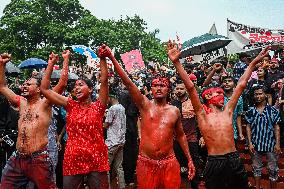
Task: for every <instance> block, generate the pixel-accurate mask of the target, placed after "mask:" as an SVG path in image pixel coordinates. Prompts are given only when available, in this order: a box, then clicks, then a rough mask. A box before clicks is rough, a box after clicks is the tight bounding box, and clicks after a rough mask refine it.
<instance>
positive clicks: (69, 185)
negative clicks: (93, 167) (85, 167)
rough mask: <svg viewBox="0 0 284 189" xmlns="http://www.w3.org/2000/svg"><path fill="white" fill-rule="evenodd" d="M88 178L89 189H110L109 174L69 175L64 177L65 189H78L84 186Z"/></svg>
mask: <svg viewBox="0 0 284 189" xmlns="http://www.w3.org/2000/svg"><path fill="white" fill-rule="evenodd" d="M85 176H86V177H87V180H88V186H89V189H109V183H108V176H107V172H94V171H93V172H90V173H88V174H80V175H68V176H64V177H63V189H73V188H74V189H77V188H81V187H82V186H83V181H84V177H85Z"/></svg>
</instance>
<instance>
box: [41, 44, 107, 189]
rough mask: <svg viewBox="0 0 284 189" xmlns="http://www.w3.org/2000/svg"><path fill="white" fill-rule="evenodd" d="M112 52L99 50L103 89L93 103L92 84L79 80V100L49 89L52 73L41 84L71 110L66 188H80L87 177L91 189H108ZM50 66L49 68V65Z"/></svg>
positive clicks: (49, 95) (55, 100)
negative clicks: (105, 121) (106, 134)
mask: <svg viewBox="0 0 284 189" xmlns="http://www.w3.org/2000/svg"><path fill="white" fill-rule="evenodd" d="M110 55H111V51H110V49H109V48H108V47H107V46H105V45H103V46H101V47H100V48H99V50H98V56H99V57H100V69H101V78H100V81H101V86H100V92H99V98H98V100H97V101H95V102H92V101H91V94H92V90H93V85H92V82H91V81H90V80H88V79H84V78H83V79H78V80H77V81H76V83H75V86H74V92H75V96H76V98H77V100H76V101H75V100H73V99H72V98H67V97H64V96H61V95H59V94H57V93H55V92H53V91H52V90H49V85H50V74H49V75H45V76H44V78H43V80H42V83H41V92H42V93H43V95H44V96H45V97H46V98H47V99H48V100H49V101H50V102H51V103H53V104H56V105H61V106H64V107H65V109H66V111H67V116H66V130H67V134H68V140H67V144H66V149H65V154H64V161H63V176H64V178H63V188H64V189H67V188H68V189H72V188H79V187H80V185H81V184H82V183H83V178H84V177H85V176H87V178H88V184H89V188H90V189H93V188H95V189H108V188H109V183H108V176H107V171H109V164H108V149H107V146H106V144H105V142H104V135H103V116H104V112H105V108H106V105H107V99H108V79H107V77H108V73H107V64H106V57H109V56H110ZM48 66H49V65H48Z"/></svg>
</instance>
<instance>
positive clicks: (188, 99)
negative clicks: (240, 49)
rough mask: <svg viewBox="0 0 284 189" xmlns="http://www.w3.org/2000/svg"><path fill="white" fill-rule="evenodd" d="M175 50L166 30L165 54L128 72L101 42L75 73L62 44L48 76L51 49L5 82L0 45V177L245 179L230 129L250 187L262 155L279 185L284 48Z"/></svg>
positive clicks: (129, 181) (215, 182) (142, 183)
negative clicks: (232, 54) (247, 164)
mask: <svg viewBox="0 0 284 189" xmlns="http://www.w3.org/2000/svg"><path fill="white" fill-rule="evenodd" d="M179 55H180V52H179V49H177V47H176V46H175V44H172V43H171V42H169V44H168V56H169V59H170V60H171V62H172V64H160V65H159V66H157V65H156V64H151V65H147V67H146V69H145V70H141V71H139V72H136V73H131V74H129V73H127V72H125V71H124V70H123V68H122V67H121V64H119V63H118V62H117V60H116V59H115V57H114V56H113V55H112V54H111V51H110V49H109V48H108V47H107V46H104V45H103V46H101V47H100V48H99V50H98V57H99V58H100V71H99V72H94V71H91V70H89V71H88V72H84V73H83V72H82V70H79V71H76V72H77V74H78V75H80V76H82V77H80V78H79V79H78V80H76V81H74V80H68V70H69V68H68V66H69V57H70V52H69V51H64V52H62V57H63V59H64V63H63V68H62V75H61V78H60V79H59V81H58V82H57V81H55V82H54V81H51V79H50V76H51V74H52V71H53V68H54V65H55V64H56V63H57V62H58V60H59V58H58V57H59V56H58V55H57V54H54V53H51V54H50V56H49V60H48V67H47V68H46V69H45V74H38V73H33V74H32V76H31V77H30V78H29V79H27V80H26V81H25V82H23V83H19V82H18V81H17V82H16V84H13V85H10V84H9V80H8V78H5V64H6V63H7V62H8V61H9V60H10V58H11V56H10V55H9V54H2V55H1V58H0V132H1V133H0V134H1V136H0V145H1V152H0V160H1V161H0V162H1V169H2V170H3V171H2V179H1V185H0V188H1V189H2V188H3V189H4V188H30V189H31V188H40V189H41V188H66V189H67V188H84V187H89V188H104V189H106V188H109V187H112V188H113V187H114V186H115V187H117V188H125V187H126V186H127V187H132V188H134V187H135V185H136V184H137V185H138V188H142V189H144V188H147V189H148V188H149V189H151V188H153V189H154V188H159V187H161V188H170V189H172V188H179V186H180V175H182V176H187V177H188V178H189V179H190V184H191V187H192V188H193V189H197V188H198V186H199V184H200V182H201V181H205V185H206V188H209V189H210V188H242V189H243V188H248V180H247V174H246V171H245V170H244V166H243V164H242V162H241V160H240V158H239V155H238V153H237V151H236V150H237V147H236V146H237V144H238V142H239V141H240V140H245V141H246V147H247V149H248V150H249V151H250V154H251V159H252V170H253V174H254V177H255V182H256V187H257V188H259V187H260V179H261V173H262V167H263V163H262V156H263V155H266V156H267V159H268V164H267V165H268V171H269V179H270V183H271V188H272V189H273V188H277V186H276V184H277V179H278V172H279V168H278V159H279V154H280V153H281V147H282V146H283V145H284V142H283V134H284V133H283V130H282V125H283V122H282V120H284V117H283V115H284V113H283V112H284V109H283V102H284V101H283V96H282V94H283V93H282V86H283V82H284V51H283V50H282V49H277V51H275V53H274V55H273V57H271V56H270V55H269V54H268V48H266V49H265V50H264V51H262V52H261V53H260V54H259V55H257V56H251V55H249V54H247V53H240V54H239V60H238V61H236V62H230V61H228V60H227V59H226V58H225V57H223V58H222V59H218V60H215V61H213V62H211V63H202V64H201V63H190V62H185V63H183V68H182V67H181V65H182V64H181V63H180V62H179V61H178V58H179ZM106 58H108V59H109V60H110V61H111V62H112V64H113V66H114V68H108V67H107V63H106ZM41 77H42V78H41ZM6 80H7V81H8V83H7V82H6ZM50 85H51V86H50ZM201 103H202V104H201ZM244 128H245V129H244ZM244 131H246V132H244ZM245 133H246V134H245ZM234 166H235V168H232V169H231V168H228V167H234ZM136 177H137V182H136ZM149 178H150V179H149Z"/></svg>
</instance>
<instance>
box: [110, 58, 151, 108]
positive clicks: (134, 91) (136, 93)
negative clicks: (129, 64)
mask: <svg viewBox="0 0 284 189" xmlns="http://www.w3.org/2000/svg"><path fill="white" fill-rule="evenodd" d="M109 58H110V60H111V61H112V63H113V65H114V69H115V71H116V73H117V74H118V75H119V77H120V78H121V80H122V82H123V84H124V85H125V86H126V88H127V89H128V91H129V93H130V94H131V97H132V98H133V101H134V102H135V104H136V105H137V107H138V108H139V109H140V108H142V109H143V108H144V107H145V103H146V100H147V98H146V97H145V96H144V95H142V94H141V92H140V90H139V89H138V87H137V86H136V85H135V84H134V83H133V82H132V81H131V80H130V79H129V77H128V76H127V74H126V73H125V71H124V70H123V69H122V68H121V66H120V65H119V64H118V62H117V60H116V59H115V57H114V56H113V55H111V56H110V57H109Z"/></svg>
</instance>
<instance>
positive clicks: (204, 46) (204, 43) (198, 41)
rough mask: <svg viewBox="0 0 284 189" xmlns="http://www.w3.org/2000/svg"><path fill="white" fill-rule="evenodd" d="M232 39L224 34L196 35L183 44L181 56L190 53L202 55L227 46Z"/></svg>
mask: <svg viewBox="0 0 284 189" xmlns="http://www.w3.org/2000/svg"><path fill="white" fill-rule="evenodd" d="M231 41H232V40H231V39H229V38H227V37H224V36H222V35H214V34H209V33H206V34H204V35H201V36H199V37H194V38H192V39H190V40H188V41H185V42H184V43H183V44H182V50H181V58H184V57H187V56H189V55H200V54H203V53H207V52H211V51H214V50H217V49H220V48H223V47H225V46H227V45H228V44H229V43H230V42H231Z"/></svg>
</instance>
